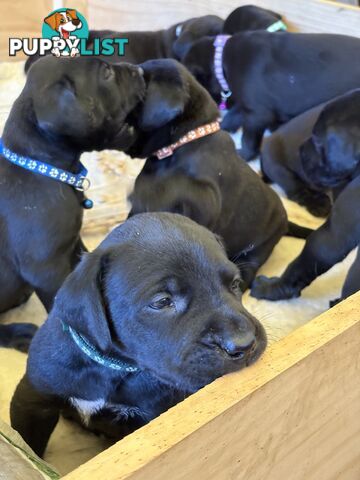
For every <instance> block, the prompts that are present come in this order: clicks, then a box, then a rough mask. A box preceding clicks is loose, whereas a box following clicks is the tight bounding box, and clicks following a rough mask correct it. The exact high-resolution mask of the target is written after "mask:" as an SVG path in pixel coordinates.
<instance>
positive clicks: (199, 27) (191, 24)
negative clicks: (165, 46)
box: [172, 15, 224, 60]
mask: <svg viewBox="0 0 360 480" xmlns="http://www.w3.org/2000/svg"><path fill="white" fill-rule="evenodd" d="M223 24H224V20H222V19H221V18H220V17H217V16H216V15H205V16H203V17H197V18H191V19H190V20H187V21H186V22H182V23H179V24H177V25H175V26H174V27H172V29H175V38H176V40H175V41H174V43H173V46H172V50H173V54H174V56H175V58H176V59H178V60H183V58H184V56H185V55H186V53H187V52H188V51H189V49H190V47H191V45H192V44H193V43H194V42H196V41H197V40H199V39H200V38H202V37H206V36H215V35H218V34H219V33H221V31H222V28H223Z"/></svg>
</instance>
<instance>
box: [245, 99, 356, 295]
mask: <svg viewBox="0 0 360 480" xmlns="http://www.w3.org/2000/svg"><path fill="white" fill-rule="evenodd" d="M300 156H301V161H302V166H303V169H304V172H305V174H306V175H307V177H308V178H310V179H311V181H312V182H313V183H314V184H315V185H317V186H319V187H321V188H336V187H337V188H339V189H340V190H341V193H340V194H339V196H338V197H337V199H336V201H335V203H334V206H333V208H332V211H331V215H330V217H329V219H328V220H327V221H326V222H325V224H324V225H323V226H321V227H320V228H319V229H318V230H316V231H315V232H314V233H312V234H311V235H310V236H309V238H308V239H307V241H306V244H305V247H304V249H303V251H302V253H301V254H300V255H299V257H297V258H296V259H295V260H294V261H293V262H292V263H291V264H290V265H289V266H288V267H287V269H286V270H285V272H284V273H283V275H282V276H281V277H280V278H270V279H269V278H266V277H263V276H262V277H258V278H257V279H256V280H255V282H254V284H253V287H252V290H251V294H252V295H253V296H254V297H256V298H266V299H268V300H280V299H283V298H292V297H297V296H299V295H300V293H301V290H302V289H303V288H305V287H306V286H307V285H309V284H310V283H311V282H312V281H313V280H314V279H315V278H316V277H318V276H319V275H321V274H322V273H324V272H326V271H327V270H329V269H330V268H331V267H332V266H333V265H335V264H336V263H338V262H340V261H342V260H343V259H344V258H345V257H346V256H347V254H348V253H349V252H350V251H351V250H352V249H354V248H355V247H356V246H358V245H359V244H360V208H359V205H360V90H355V91H352V92H350V93H348V94H347V95H344V96H342V97H340V98H338V99H336V100H335V101H333V102H331V103H329V104H328V105H326V106H325V107H324V109H323V110H322V112H321V114H320V117H319V119H318V121H317V122H316V124H315V127H314V130H313V135H312V137H311V138H310V139H309V140H307V142H306V143H305V144H304V145H303V146H302V147H301V150H300ZM359 263H360V260H359V254H358V257H357V260H356V261H355V263H354V265H353V267H352V268H351V270H350V272H349V275H348V278H347V280H346V282H345V285H344V288H343V292H342V298H345V297H346V296H348V295H349V294H351V293H354V292H356V291H358V290H360V275H359V273H360V266H359Z"/></svg>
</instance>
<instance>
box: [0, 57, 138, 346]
mask: <svg viewBox="0 0 360 480" xmlns="http://www.w3.org/2000/svg"><path fill="white" fill-rule="evenodd" d="M144 89H145V84H144V80H143V77H142V73H141V71H140V70H139V69H138V67H134V66H131V65H127V64H122V65H121V66H117V67H116V68H112V69H110V68H109V67H108V66H107V65H106V64H105V63H103V62H101V61H100V60H95V59H87V58H77V59H59V58H54V57H52V56H48V57H46V58H43V59H41V60H39V62H37V63H36V65H34V67H33V68H32V69H31V72H29V75H28V78H27V82H26V85H25V87H24V89H23V91H22V93H21V95H20V96H19V98H18V99H17V100H16V101H15V103H14V105H13V107H12V109H11V112H10V115H9V118H8V120H7V122H6V125H5V128H4V133H3V143H4V145H5V146H6V147H7V148H9V149H10V150H12V151H13V152H15V153H17V154H19V155H24V156H28V157H31V158H33V159H35V160H39V161H43V162H46V163H49V164H51V165H53V166H54V167H60V168H62V169H65V170H68V171H70V172H73V173H76V172H78V171H79V159H80V155H81V153H82V152H84V151H91V150H101V149H104V148H117V149H122V148H127V147H129V145H131V142H132V141H134V139H135V136H136V134H135V132H134V131H133V129H132V128H131V127H129V126H128V125H127V124H126V123H125V121H126V116H127V114H128V113H129V112H130V111H131V110H132V109H133V108H134V107H135V106H136V104H137V103H138V102H139V101H140V100H141V97H142V95H143V94H144ZM95 99H96V102H95ZM0 178H1V189H0V206H1V212H2V214H1V224H2V228H1V235H0V250H1V257H0V271H1V281H0V312H5V311H7V310H9V309H10V308H13V307H15V306H17V305H19V304H21V303H22V302H24V301H26V300H27V298H28V297H29V296H30V295H31V293H32V292H33V291H35V292H36V294H37V295H38V297H39V298H40V300H41V302H42V303H43V305H44V306H45V308H46V309H47V310H48V311H49V310H50V308H51V305H52V301H53V297H54V295H55V293H56V292H57V290H58V288H59V287H60V285H61V284H62V282H63V280H64V279H65V278H66V276H67V275H68V274H69V273H70V271H71V270H72V269H73V268H74V266H75V265H76V263H77V262H78V261H79V259H80V255H81V253H82V252H83V251H84V250H85V247H84V245H83V244H82V242H81V239H80V228H81V223H82V215H83V207H82V201H83V200H84V195H83V193H82V192H80V191H77V190H76V189H74V188H73V187H71V186H69V185H67V184H63V183H59V182H58V181H55V180H52V179H50V178H46V177H44V176H41V175H39V174H36V173H33V172H29V171H27V170H25V169H23V168H21V167H19V166H17V165H14V164H12V163H11V162H9V161H8V160H6V159H5V158H4V157H0ZM33 331H34V327H33V326H32V325H24V326H23V328H22V329H21V328H20V326H19V325H12V326H7V327H2V329H0V345H1V346H16V345H17V344H18V343H19V342H25V343H27V342H28V340H29V337H30V336H31V334H32V333H33ZM22 349H24V347H22Z"/></svg>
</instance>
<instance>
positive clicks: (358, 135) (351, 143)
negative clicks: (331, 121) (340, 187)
mask: <svg viewBox="0 0 360 480" xmlns="http://www.w3.org/2000/svg"><path fill="white" fill-rule="evenodd" d="M325 151H326V164H327V165H326V167H327V169H328V170H329V172H332V174H334V175H335V176H337V177H346V176H348V175H349V174H351V173H352V172H353V171H354V170H355V169H356V168H357V165H358V164H359V161H360V153H359V152H360V128H359V127H357V125H356V124H354V125H352V126H351V125H348V126H346V127H342V128H337V127H335V126H331V127H329V128H328V129H327V132H326V148H325Z"/></svg>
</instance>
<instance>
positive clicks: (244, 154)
mask: <svg viewBox="0 0 360 480" xmlns="http://www.w3.org/2000/svg"><path fill="white" fill-rule="evenodd" d="M237 153H238V155H240V157H241V158H243V159H244V160H245V161H246V162H250V161H251V160H254V159H255V158H257V157H258V156H259V154H260V152H259V151H258V150H254V149H250V148H247V147H246V146H244V145H243V146H242V148H240V150H237Z"/></svg>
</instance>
